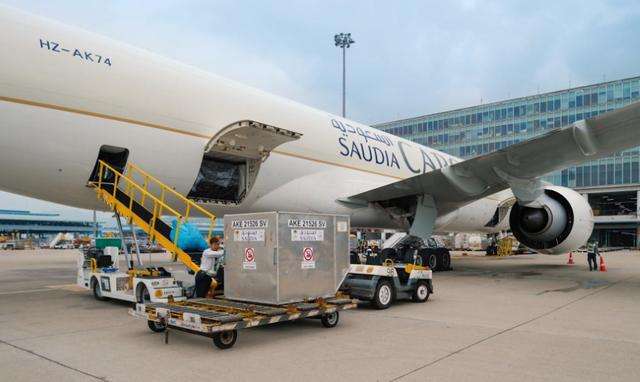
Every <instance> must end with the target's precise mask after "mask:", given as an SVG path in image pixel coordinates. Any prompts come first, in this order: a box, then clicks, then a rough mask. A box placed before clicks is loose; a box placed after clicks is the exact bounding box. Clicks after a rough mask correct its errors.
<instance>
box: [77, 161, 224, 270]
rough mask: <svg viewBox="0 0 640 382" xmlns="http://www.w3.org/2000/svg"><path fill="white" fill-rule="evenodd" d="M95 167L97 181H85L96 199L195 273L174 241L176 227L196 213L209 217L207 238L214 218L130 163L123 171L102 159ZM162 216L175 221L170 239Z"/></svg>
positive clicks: (187, 258) (178, 227) (168, 229)
mask: <svg viewBox="0 0 640 382" xmlns="http://www.w3.org/2000/svg"><path fill="white" fill-rule="evenodd" d="M98 166H99V169H98V178H97V179H98V180H97V181H95V180H94V181H91V182H89V185H90V186H91V187H93V188H95V190H96V193H97V194H98V198H99V199H102V200H103V201H104V202H105V203H106V204H107V205H108V206H109V207H110V208H111V209H113V210H114V211H116V212H117V213H118V214H120V215H121V216H123V217H125V218H126V219H129V220H131V221H132V222H133V223H134V224H135V225H136V226H138V227H140V228H141V229H142V230H143V231H144V232H146V233H147V235H149V240H155V241H156V242H157V243H158V244H159V245H160V246H162V247H163V248H164V249H166V250H167V251H168V252H170V253H171V254H172V255H173V256H174V258H176V259H178V260H180V261H181V262H182V263H184V264H185V265H186V266H187V267H188V268H189V269H191V270H193V271H194V272H197V271H198V270H199V266H198V265H197V264H196V263H194V262H193V260H192V259H191V256H189V254H188V253H186V252H185V251H183V250H182V249H180V248H179V247H178V245H177V244H176V243H178V242H179V241H178V239H179V238H180V227H181V226H182V225H183V224H185V223H186V222H187V220H188V219H189V217H190V216H193V214H194V213H197V214H198V215H202V217H205V218H208V219H209V234H208V237H211V233H212V231H213V227H214V225H215V219H216V217H215V216H214V215H213V214H211V213H210V212H208V211H207V210H205V209H204V208H202V207H200V206H198V205H197V204H195V203H194V202H192V201H191V200H189V199H187V198H185V197H184V196H183V195H181V194H180V193H178V192H176V191H175V190H174V189H172V188H171V187H169V186H167V185H166V184H164V183H162V182H160V181H159V180H158V179H156V178H154V177H153V176H151V175H149V173H147V172H146V171H144V170H142V169H141V168H139V167H138V166H136V165H134V164H132V163H129V164H127V167H126V169H125V171H123V172H124V174H123V173H121V172H120V171H118V170H117V169H115V168H114V167H113V166H111V165H109V164H108V163H106V162H104V161H102V160H101V161H99V162H98ZM163 219H168V220H174V219H175V220H176V221H177V223H176V229H175V237H174V238H172V237H171V231H172V228H171V225H170V224H167V223H166V222H165V220H163ZM172 239H173V240H172Z"/></svg>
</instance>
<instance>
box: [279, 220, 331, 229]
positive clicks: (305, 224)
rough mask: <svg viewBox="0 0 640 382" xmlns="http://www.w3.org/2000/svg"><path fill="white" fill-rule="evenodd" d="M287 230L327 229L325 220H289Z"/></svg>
mask: <svg viewBox="0 0 640 382" xmlns="http://www.w3.org/2000/svg"><path fill="white" fill-rule="evenodd" d="M288 225H289V228H327V222H326V220H320V219H289V221H288Z"/></svg>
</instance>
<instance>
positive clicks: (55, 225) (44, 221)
mask: <svg viewBox="0 0 640 382" xmlns="http://www.w3.org/2000/svg"><path fill="white" fill-rule="evenodd" d="M94 230H95V226H94V224H93V222H91V221H78V220H67V219H62V218H60V215H59V214H55V213H41V212H31V211H23V210H0V234H14V235H22V236H24V235H33V236H41V235H44V236H46V235H55V234H58V233H61V232H62V233H75V234H82V235H90V234H93V232H94Z"/></svg>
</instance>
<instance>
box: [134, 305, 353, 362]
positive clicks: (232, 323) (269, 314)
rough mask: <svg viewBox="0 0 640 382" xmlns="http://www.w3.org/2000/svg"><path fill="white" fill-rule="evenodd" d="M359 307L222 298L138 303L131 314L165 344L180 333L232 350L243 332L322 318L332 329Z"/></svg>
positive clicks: (325, 324)
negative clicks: (162, 336) (343, 315)
mask: <svg viewBox="0 0 640 382" xmlns="http://www.w3.org/2000/svg"><path fill="white" fill-rule="evenodd" d="M356 307H357V304H356V303H355V301H354V300H351V299H350V298H349V297H348V296H343V295H336V297H334V298H329V299H326V300H325V299H316V300H314V301H307V302H300V303H293V304H288V305H267V304H256V303H245V302H240V301H233V300H228V299H225V298H223V297H218V298H196V299H191V300H187V301H169V302H168V303H150V304H136V308H135V310H134V309H131V310H130V311H129V313H130V314H131V315H133V316H134V317H136V318H141V319H146V320H147V324H148V326H149V329H151V330H152V331H153V332H156V333H161V332H164V333H165V343H168V342H169V331H170V330H178V331H182V332H187V333H191V334H196V335H200V336H204V337H209V338H212V339H213V343H214V345H215V346H217V347H218V348H220V349H229V348H231V347H232V346H233V345H234V344H235V342H236V339H237V338H238V330H239V329H245V328H252V327H256V326H264V325H271V324H276V323H278V322H285V321H293V320H298V319H302V318H319V319H320V321H321V322H322V325H323V326H324V327H326V328H332V327H334V326H336V325H337V324H338V320H339V318H340V315H339V311H341V310H347V309H354V308H356Z"/></svg>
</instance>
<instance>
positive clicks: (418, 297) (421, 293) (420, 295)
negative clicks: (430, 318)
mask: <svg viewBox="0 0 640 382" xmlns="http://www.w3.org/2000/svg"><path fill="white" fill-rule="evenodd" d="M411 299H412V300H413V302H426V301H427V300H428V299H429V286H428V285H427V282H426V281H418V285H416V289H414V291H413V295H412V296H411Z"/></svg>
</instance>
